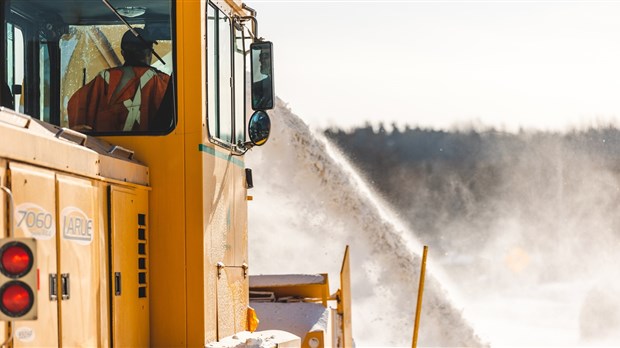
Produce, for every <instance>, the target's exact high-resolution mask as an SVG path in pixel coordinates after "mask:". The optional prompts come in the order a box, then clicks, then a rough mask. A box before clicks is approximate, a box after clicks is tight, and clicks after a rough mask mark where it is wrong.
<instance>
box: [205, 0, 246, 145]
mask: <svg viewBox="0 0 620 348" xmlns="http://www.w3.org/2000/svg"><path fill="white" fill-rule="evenodd" d="M244 34H245V29H244V28H243V26H241V25H239V24H238V23H235V22H234V21H233V20H232V19H231V18H230V17H228V16H226V14H225V13H224V12H222V11H221V10H220V9H218V8H217V7H216V6H215V5H214V4H212V3H209V5H208V6H207V91H208V92H207V95H208V100H207V115H206V117H207V120H208V122H207V124H208V134H209V138H210V140H211V141H212V142H215V143H216V144H218V145H221V146H223V147H227V148H232V149H233V150H235V149H237V146H236V145H240V144H243V143H244V142H245V138H246V134H245V124H246V116H245V35H244Z"/></svg>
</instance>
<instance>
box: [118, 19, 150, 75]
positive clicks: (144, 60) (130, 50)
mask: <svg viewBox="0 0 620 348" xmlns="http://www.w3.org/2000/svg"><path fill="white" fill-rule="evenodd" d="M134 30H135V31H136V32H137V33H138V34H140V36H141V37H142V38H143V39H144V41H143V40H141V39H140V38H139V37H137V36H135V35H134V34H133V33H132V32H131V30H127V31H126V32H125V34H123V38H122V39H121V54H122V55H123V58H125V65H131V66H148V65H151V60H152V58H153V52H152V49H153V42H154V41H153V40H151V39H150V38H149V37H148V35H147V33H146V31H144V29H141V28H134Z"/></svg>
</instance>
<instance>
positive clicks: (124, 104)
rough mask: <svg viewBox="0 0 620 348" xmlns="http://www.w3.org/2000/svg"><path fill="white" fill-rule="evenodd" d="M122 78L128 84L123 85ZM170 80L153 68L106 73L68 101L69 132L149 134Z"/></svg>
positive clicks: (125, 68)
mask: <svg viewBox="0 0 620 348" xmlns="http://www.w3.org/2000/svg"><path fill="white" fill-rule="evenodd" d="M127 74H128V75H127ZM125 75H126V76H125ZM132 75H133V76H132ZM123 76H125V80H127V79H128V78H129V80H127V81H123ZM169 80H170V76H168V75H166V74H164V73H163V72H161V71H158V70H157V69H154V68H152V67H141V66H138V67H135V66H134V67H131V66H121V67H116V68H111V69H107V70H104V71H102V72H100V73H99V75H97V76H96V77H95V78H94V79H93V80H92V81H90V82H89V83H88V84H86V85H84V86H83V87H82V88H80V89H79V90H78V91H77V92H75V94H73V96H72V97H71V99H70V100H69V104H68V105H67V113H68V115H69V128H72V129H76V130H91V131H95V132H115V131H147V130H149V123H153V120H152V118H153V117H154V116H155V115H156V114H157V110H158V109H159V106H160V104H161V102H162V99H163V96H164V93H165V92H166V88H167V87H168V81H169ZM121 83H122V84H123V85H122V86H121V85H120V84H121Z"/></svg>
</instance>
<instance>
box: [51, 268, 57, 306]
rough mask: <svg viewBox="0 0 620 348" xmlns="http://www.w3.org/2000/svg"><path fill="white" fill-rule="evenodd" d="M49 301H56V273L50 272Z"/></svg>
mask: <svg viewBox="0 0 620 348" xmlns="http://www.w3.org/2000/svg"><path fill="white" fill-rule="evenodd" d="M50 301H58V275H57V274H56V273H50Z"/></svg>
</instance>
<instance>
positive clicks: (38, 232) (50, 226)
mask: <svg viewBox="0 0 620 348" xmlns="http://www.w3.org/2000/svg"><path fill="white" fill-rule="evenodd" d="M9 170H10V173H11V175H10V176H11V185H10V186H11V191H12V193H13V199H14V202H15V211H14V217H13V221H14V228H15V230H14V231H15V232H14V233H15V237H32V238H35V239H36V240H37V265H36V267H37V269H38V274H39V288H38V291H37V303H38V306H37V308H38V309H37V311H38V314H37V317H38V319H37V320H32V321H16V322H14V328H15V330H14V340H13V343H14V346H15V347H47V346H56V345H58V301H57V298H56V297H55V292H56V291H57V287H56V288H55V287H54V284H55V283H54V281H53V280H52V281H51V279H52V277H56V276H57V273H58V271H57V252H56V216H57V214H56V193H55V192H56V184H55V174H54V172H53V171H50V170H46V169H42V168H39V167H34V166H29V165H25V164H20V163H15V162H11V163H9Z"/></svg>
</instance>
